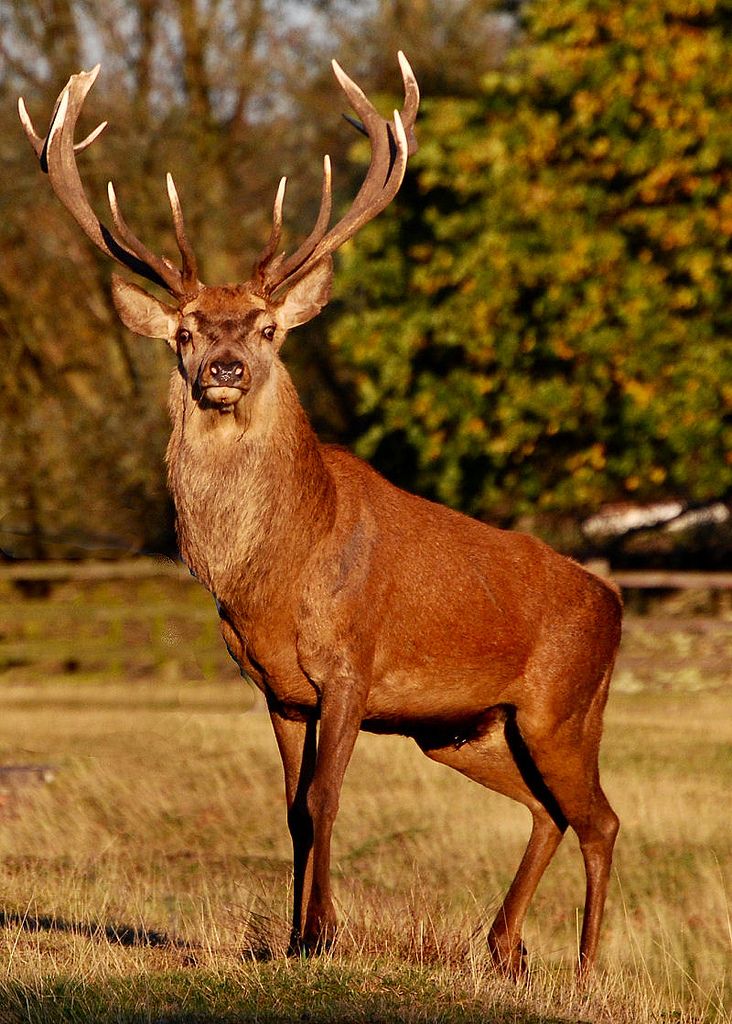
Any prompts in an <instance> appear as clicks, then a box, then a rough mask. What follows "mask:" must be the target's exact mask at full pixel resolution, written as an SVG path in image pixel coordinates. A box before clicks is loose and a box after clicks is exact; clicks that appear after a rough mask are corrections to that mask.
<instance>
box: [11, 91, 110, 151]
mask: <svg viewBox="0 0 732 1024" xmlns="http://www.w3.org/2000/svg"><path fill="white" fill-rule="evenodd" d="M58 104H59V101H58V100H57V101H56V106H55V107H54V111H53V116H52V117H51V121H52V122H53V119H54V117H55V116H56V111H57V110H58ZM18 116H19V117H20V122H21V124H22V125H23V131H24V132H25V134H26V137H27V139H28V141H29V142H30V144H31V146H32V147H33V150H34V152H35V154H36V156H37V157H38V159H39V160H40V159H41V154H42V153H43V147H44V146H45V144H46V140H45V139H42V138H41V136H40V135H38V134H37V133H36V130H35V129H34V127H33V122H32V121H31V119H30V114H29V113H28V110H27V109H26V105H25V100H24V99H23V97H22V96H19V97H18ZM107 124H108V122H107V121H102V123H101V124H98V125H97V126H96V128H95V129H94V131H93V132H89V134H88V135H87V137H86V138H85V139H83V140H82V141H81V142H76V143H75V144H74V152H75V153H81V152H83V150H85V149H87V147H89V146H91V144H92V142H94V140H95V139H96V138H98V137H99V136H100V135H101V134H102V132H103V131H104V129H105V128H106V127H107Z"/></svg>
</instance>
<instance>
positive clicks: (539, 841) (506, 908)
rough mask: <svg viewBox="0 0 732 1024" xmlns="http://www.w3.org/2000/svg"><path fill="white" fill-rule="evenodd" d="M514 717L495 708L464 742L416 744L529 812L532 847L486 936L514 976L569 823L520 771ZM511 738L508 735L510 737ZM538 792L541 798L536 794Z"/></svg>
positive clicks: (521, 963)
mask: <svg viewBox="0 0 732 1024" xmlns="http://www.w3.org/2000/svg"><path fill="white" fill-rule="evenodd" d="M510 720H511V719H510V716H509V715H508V714H507V712H506V710H505V709H501V708H491V709H489V711H488V712H486V714H485V716H484V719H483V721H482V722H480V723H478V724H477V726H476V728H475V732H474V733H473V734H472V735H471V736H470V738H469V739H467V740H466V741H465V742H460V743H459V744H457V743H455V742H452V743H450V744H449V745H446V746H439V747H438V746H430V744H429V742H428V741H425V740H422V739H420V740H418V742H419V745H420V747H421V748H422V750H423V751H424V753H425V754H427V756H428V757H430V758H432V760H434V761H439V762H440V763H441V764H446V765H449V767H451V768H455V769H456V770H457V771H459V772H461V773H462V774H463V775H466V776H467V777H468V778H470V779H473V781H474V782H479V783H480V784H481V785H483V786H485V787H486V788H488V789H492V790H494V792H497V793H502V794H503V795H504V796H508V797H511V798H512V799H513V800H517V801H518V802H519V803H523V804H525V806H526V807H528V809H529V810H530V811H531V814H532V818H533V826H532V830H531V836H530V838H529V842H528V845H527V847H526V850H525V852H524V855H523V857H522V859H521V863H520V864H519V867H518V870H517V872H516V876H515V878H514V880H513V882H512V883H511V885H510V887H509V890H508V893H507V894H506V897H505V899H504V901H503V903H502V905H501V907H500V909H499V911H498V913H497V914H496V917H495V920H494V922H493V924H492V926H491V929H490V932H489V933H488V948H489V950H490V953H491V957H492V959H493V962H494V963H495V964H496V966H497V967H498V968H500V969H501V970H502V971H504V972H505V973H506V974H509V975H511V976H517V975H519V974H520V973H522V972H523V971H524V970H525V969H526V948H525V946H524V944H523V942H522V941H521V932H522V929H523V924H524V919H525V918H526V913H527V911H528V908H529V904H530V903H531V900H532V898H533V896H534V893H535V892H536V888H537V886H538V884H539V882H540V880H541V878H542V875H543V874H544V872H545V870H546V868H547V866H548V865H549V862H550V861H551V859H552V857H553V856H554V854H555V852H556V849H557V847H558V846H559V844H560V842H561V840H562V836H563V834H564V829H565V828H566V822H565V821H564V820H563V819H562V818H561V816H560V815H558V814H557V813H556V811H555V808H554V807H552V806H551V801H550V800H547V801H546V802H548V803H549V805H550V806H549V809H547V807H546V806H545V803H544V802H543V800H542V797H543V798H544V799H545V800H546V796H545V794H543V793H542V791H541V790H540V789H538V787H536V786H535V785H533V783H532V781H531V779H529V782H527V780H526V777H525V776H526V775H527V773H526V771H525V769H524V770H522V769H523V768H524V766H523V764H521V767H519V763H521V762H518V763H517V760H516V753H515V752H514V748H513V744H511V743H509V742H508V736H510V725H509V723H510ZM507 734H508V735H507ZM537 789H538V795H537V792H536V790H537Z"/></svg>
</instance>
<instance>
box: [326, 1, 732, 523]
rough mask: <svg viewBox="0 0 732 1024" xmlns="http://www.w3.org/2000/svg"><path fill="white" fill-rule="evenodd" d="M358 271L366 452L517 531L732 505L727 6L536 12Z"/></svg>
mask: <svg viewBox="0 0 732 1024" xmlns="http://www.w3.org/2000/svg"><path fill="white" fill-rule="evenodd" d="M524 14H525V24H524V26H523V29H524V35H523V39H522V43H521V45H520V46H518V47H517V48H516V49H515V51H514V53H513V55H512V58H511V59H510V61H509V62H508V63H507V65H506V66H505V67H504V68H503V69H502V70H501V71H499V72H492V73H489V74H486V75H484V76H483V78H482V81H481V83H480V87H479V89H477V91H476V95H475V98H473V99H451V98H445V99H438V100H433V101H432V102H429V101H426V102H425V104H424V115H423V117H422V120H421V123H420V125H419V126H418V128H419V137H420V143H421V148H420V151H419V153H418V154H417V155H416V157H415V158H414V161H413V165H412V171H411V177H409V178H408V181H407V183H406V185H405V187H404V191H403V193H402V198H401V201H400V210H399V212H398V213H397V212H395V211H392V213H391V215H385V216H382V217H381V218H380V219H379V220H378V221H376V222H375V223H373V224H372V225H370V227H369V228H368V229H367V230H365V231H364V232H362V234H361V236H360V237H359V238H358V239H357V240H356V241H355V242H354V243H353V244H352V245H351V246H350V248H349V249H348V251H347V253H346V254H345V255H344V259H343V263H342V266H341V269H340V274H339V277H338V286H339V289H340V296H341V297H342V302H343V309H342V313H341V315H340V317H339V318H338V320H337V321H336V322H335V324H334V326H333V329H332V332H331V339H332V342H333V345H334V346H335V347H336V349H337V351H338V352H339V354H340V356H341V358H342V360H343V362H344V364H346V365H347V366H349V367H352V368H353V369H352V372H353V380H354V384H355V389H356V393H357V396H358V411H359V413H360V414H361V416H362V423H363V430H362V433H361V436H360V439H359V442H358V443H359V448H360V451H361V453H362V454H363V455H365V456H366V457H368V458H371V459H373V460H375V461H376V463H377V464H379V465H380V466H381V467H382V468H384V469H385V470H386V471H387V472H390V473H391V474H392V475H398V476H400V479H401V480H403V481H404V482H406V483H408V484H410V485H412V486H415V487H418V488H419V489H420V490H422V491H423V492H427V493H431V494H434V495H436V496H437V497H439V498H440V499H441V500H443V501H446V502H449V503H450V504H453V505H456V506H460V507H463V508H466V509H468V510H469V511H471V512H474V513H477V514H482V515H489V516H492V517H496V518H499V519H502V520H504V521H508V520H511V519H514V518H515V517H516V516H518V515H521V514H526V513H528V512H537V511H538V512H542V511H546V512H557V511H567V510H584V509H590V508H593V507H595V506H597V505H598V504H600V503H601V502H603V501H606V500H609V499H617V498H622V497H624V496H626V497H630V496H632V497H633V498H651V497H657V496H661V495H666V494H678V495H681V496H683V497H685V498H687V499H691V500H700V501H703V500H707V499H711V498H714V497H724V496H728V495H729V494H730V491H731V490H732V454H731V453H732V312H731V309H732V302H731V300H732V283H731V281H732V275H731V273H730V272H731V271H732V246H731V245H730V237H731V236H732V190H731V189H730V184H731V179H732V117H731V116H730V115H731V113H732V62H730V60H729V53H730V45H731V44H732V17H731V15H732V7H731V6H730V4H729V3H726V2H724V0H716V2H715V0H706V2H702V0H698V2H692V0H688V2H684V0H676V2H674V3H668V2H663V3H662V2H660V0H653V2H650V0H632V2H628V3H624V4H616V3H610V2H607V3H605V2H598V0H573V2H568V3H564V4H561V5H552V4H543V3H538V2H537V3H529V4H527V5H526V6H525V11H524Z"/></svg>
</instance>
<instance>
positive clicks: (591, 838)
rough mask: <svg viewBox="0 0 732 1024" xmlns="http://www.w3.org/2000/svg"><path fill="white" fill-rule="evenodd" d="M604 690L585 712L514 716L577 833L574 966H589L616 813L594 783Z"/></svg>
mask: <svg viewBox="0 0 732 1024" xmlns="http://www.w3.org/2000/svg"><path fill="white" fill-rule="evenodd" d="M604 703H605V701H604V694H601V695H598V696H597V698H596V700H595V701H593V704H592V705H591V707H590V709H589V710H588V712H587V713H586V714H582V715H580V714H578V715H577V716H576V717H575V718H569V719H567V720H565V721H564V722H562V723H561V724H560V725H557V724H556V722H550V721H547V719H546V718H544V719H543V720H542V719H541V718H539V717H534V718H532V717H531V716H529V715H525V714H522V712H521V710H520V709H519V712H518V714H517V724H518V728H519V729H520V731H521V735H522V736H523V738H524V739H525V741H526V745H527V748H528V749H529V751H530V752H531V756H532V758H533V761H534V763H535V764H536V767H537V768H538V770H539V772H540V773H541V776H542V778H543V779H544V781H545V783H546V785H547V787H548V788H549V790H551V792H552V794H553V795H554V797H555V798H556V801H557V804H558V806H559V808H560V809H561V813H562V814H563V815H564V817H565V818H566V820H567V821H568V823H569V824H570V825H571V826H572V828H573V829H574V831H575V832H576V833H577V838H578V839H579V844H580V850H581V851H582V858H583V860H584V865H585V874H586V879H587V885H586V893H585V909H584V915H583V919H582V936H581V939H580V956H579V964H578V969H579V973H580V974H584V973H585V972H586V971H588V970H589V969H590V968H591V967H592V966H593V964H594V961H595V957H596V954H597V945H598V940H599V936H600V925H601V923H602V915H603V911H604V907H605V898H606V896H607V888H608V882H609V878H610V868H611V865H612V855H613V847H614V845H615V838H616V836H617V833H618V828H619V822H618V817H617V815H616V814H615V812H614V811H613V809H612V807H611V806H610V804H609V803H608V800H607V797H606V796H605V794H604V793H603V791H602V788H601V786H600V777H599V770H598V752H599V744H600V731H601V716H602V710H603V707H604Z"/></svg>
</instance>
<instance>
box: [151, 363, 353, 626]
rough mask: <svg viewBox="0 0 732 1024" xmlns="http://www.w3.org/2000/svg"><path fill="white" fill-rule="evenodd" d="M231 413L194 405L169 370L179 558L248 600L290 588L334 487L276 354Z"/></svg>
mask: <svg viewBox="0 0 732 1024" xmlns="http://www.w3.org/2000/svg"><path fill="white" fill-rule="evenodd" d="M244 403H246V404H244ZM239 405H241V406H242V408H241V410H239ZM236 410H237V411H236V412H235V413H227V414H222V413H221V412H219V411H218V410H216V409H201V408H200V407H199V406H198V405H197V403H196V402H195V401H194V400H193V398H192V396H191V394H190V390H189V388H188V387H187V386H186V383H185V381H184V380H183V379H182V378H181V376H180V375H179V374H178V373H177V372H176V374H175V375H174V379H173V382H172V385H171V391H170V412H171V418H172V421H173V432H172V435H171V438H170V443H169V444H168V451H167V457H166V458H167V464H168V482H169V486H170V489H171V492H172V494H173V499H174V501H175V506H176V510H177V513H178V523H177V526H178V540H179V545H180V551H181V554H182V556H183V558H184V560H185V562H186V563H187V565H188V566H189V568H190V569H191V570H192V571H193V572H194V573H195V575H196V576H197V577H198V578H199V579H200V580H201V582H202V583H203V584H204V585H205V586H206V587H208V589H209V590H211V591H212V592H213V593H214V594H215V595H216V596H217V598H218V599H219V600H221V601H222V602H225V603H226V604H232V603H236V604H237V605H241V604H244V605H245V606H251V605H253V604H259V603H261V602H262V601H264V600H270V601H271V600H272V599H273V597H274V595H276V593H277V591H278V590H280V591H285V590H288V589H291V583H292V581H293V580H292V577H293V574H295V573H300V572H301V571H302V567H303V566H304V565H306V564H307V560H308V554H309V553H310V552H312V551H313V549H314V547H315V546H316V545H317V543H318V541H319V540H320V539H322V537H323V536H324V535H325V534H327V532H328V530H329V529H330V527H331V525H332V522H333V519H334V515H335V490H334V486H333V482H332V480H331V477H330V474H329V473H328V470H327V469H326V467H325V465H324V463H323V459H322V456H321V453H320V446H319V443H318V440H317V438H316V436H315V434H314V432H313V430H312V428H311V426H310V424H309V422H308V420H307V417H306V415H305V413H304V411H303V409H302V407H301V405H300V402H299V400H298V398H297V394H296V392H295V389H294V387H293V384H292V381H291V380H290V377H289V375H288V373H287V371H286V370H285V368H284V367H283V365H282V363H280V362H279V360H276V361H275V363H274V365H273V366H272V372H271V374H270V377H269V379H268V381H267V383H266V384H265V386H264V387H263V388H262V389H261V391H260V392H259V393H258V394H257V395H256V396H247V397H245V398H244V399H242V401H241V402H240V403H239V404H238V405H237V407H236ZM242 610H244V609H242ZM249 610H251V608H250V609H249Z"/></svg>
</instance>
